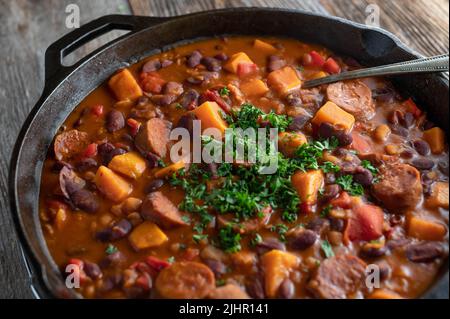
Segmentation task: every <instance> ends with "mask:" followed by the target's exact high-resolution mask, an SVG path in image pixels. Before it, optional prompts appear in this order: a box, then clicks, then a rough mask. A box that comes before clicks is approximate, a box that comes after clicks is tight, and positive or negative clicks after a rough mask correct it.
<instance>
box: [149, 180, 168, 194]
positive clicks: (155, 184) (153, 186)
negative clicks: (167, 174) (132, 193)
mask: <svg viewBox="0 0 450 319" xmlns="http://www.w3.org/2000/svg"><path fill="white" fill-rule="evenodd" d="M163 185H164V180H163V179H159V178H157V179H154V180H152V181H151V182H150V183H149V184H148V185H147V187H146V188H145V193H147V194H148V193H151V192H154V191H156V190H158V189H160V188H161V187H162V186H163Z"/></svg>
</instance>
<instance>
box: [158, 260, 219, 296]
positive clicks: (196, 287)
mask: <svg viewBox="0 0 450 319" xmlns="http://www.w3.org/2000/svg"><path fill="white" fill-rule="evenodd" d="M155 288H156V292H157V294H158V295H159V296H160V297H162V298H168V299H202V298H205V297H207V296H208V295H209V294H210V293H211V292H212V291H213V290H214V288H215V278H214V274H213V272H212V271H211V269H209V268H208V267H207V266H206V265H204V264H202V263H198V262H193V261H187V262H175V263H173V264H172V265H171V266H169V267H167V268H164V269H163V270H162V271H161V272H160V273H159V275H158V277H157V278H156V283H155Z"/></svg>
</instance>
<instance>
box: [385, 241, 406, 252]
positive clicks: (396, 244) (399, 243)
mask: <svg viewBox="0 0 450 319" xmlns="http://www.w3.org/2000/svg"><path fill="white" fill-rule="evenodd" d="M410 242H411V241H410V240H409V239H407V238H400V239H392V240H389V241H388V242H387V243H386V246H387V247H388V248H389V249H390V250H396V249H400V248H403V247H405V246H406V245H408V244H409V243H410Z"/></svg>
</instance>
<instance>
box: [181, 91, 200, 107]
mask: <svg viewBox="0 0 450 319" xmlns="http://www.w3.org/2000/svg"><path fill="white" fill-rule="evenodd" d="M199 96H200V94H198V92H197V91H196V90H193V89H190V90H188V91H186V92H184V93H183V95H182V96H181V99H180V104H181V106H183V107H184V108H185V109H186V110H188V111H192V110H193V109H195V108H196V107H197V105H198V97H199Z"/></svg>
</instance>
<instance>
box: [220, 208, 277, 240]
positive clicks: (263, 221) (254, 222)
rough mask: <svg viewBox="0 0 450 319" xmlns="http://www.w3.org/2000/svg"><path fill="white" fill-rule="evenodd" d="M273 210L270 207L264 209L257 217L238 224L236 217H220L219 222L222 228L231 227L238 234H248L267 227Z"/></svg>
mask: <svg viewBox="0 0 450 319" xmlns="http://www.w3.org/2000/svg"><path fill="white" fill-rule="evenodd" d="M272 212H273V209H272V207H270V206H267V207H265V208H263V209H262V210H261V211H260V212H259V213H258V214H257V215H256V216H254V217H252V218H249V219H247V220H244V221H242V222H240V223H239V224H236V223H234V222H232V221H233V219H234V218H235V217H234V216H231V215H230V216H218V217H217V222H218V223H219V225H220V226H221V227H224V226H227V225H231V226H232V227H233V229H234V230H235V231H236V232H239V233H241V234H248V233H251V232H254V231H257V230H259V229H260V228H262V227H264V226H265V225H267V223H268V222H269V220H270V217H271V215H272Z"/></svg>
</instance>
